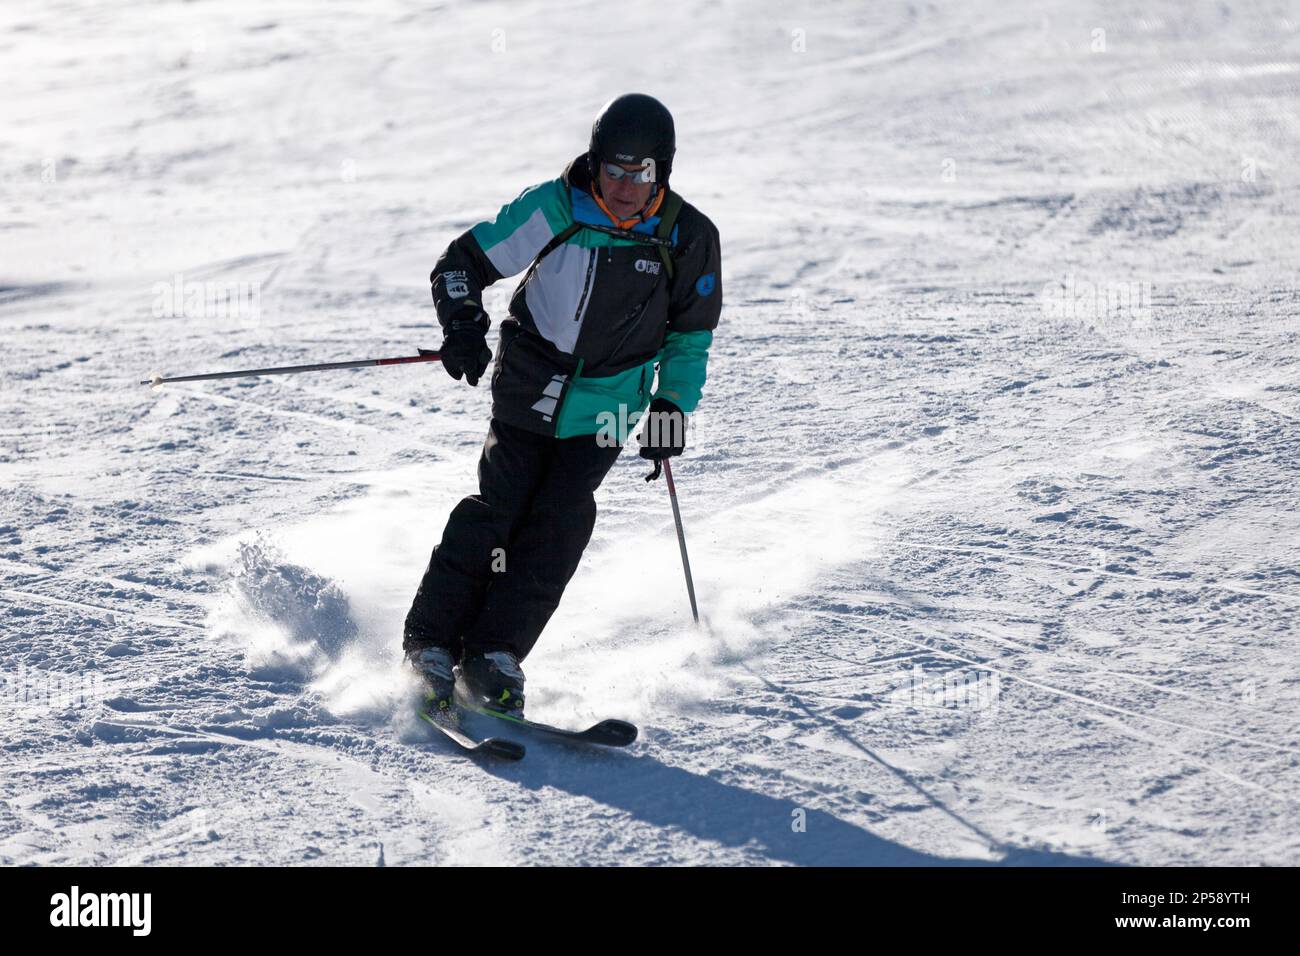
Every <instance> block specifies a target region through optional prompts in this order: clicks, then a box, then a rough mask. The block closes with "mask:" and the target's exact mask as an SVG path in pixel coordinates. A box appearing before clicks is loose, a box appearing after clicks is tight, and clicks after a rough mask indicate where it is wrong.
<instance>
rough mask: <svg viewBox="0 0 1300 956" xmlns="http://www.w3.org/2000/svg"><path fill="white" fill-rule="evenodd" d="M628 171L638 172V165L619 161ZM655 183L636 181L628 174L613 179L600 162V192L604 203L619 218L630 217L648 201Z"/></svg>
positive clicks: (639, 168)
mask: <svg viewBox="0 0 1300 956" xmlns="http://www.w3.org/2000/svg"><path fill="white" fill-rule="evenodd" d="M618 165H619V166H622V167H623V168H624V169H626V170H628V171H630V172H634V173H635V172H639V171H640V170H641V167H640V166H637V165H635V164H632V165H628V164H624V163H619V164H618ZM657 185H658V184H657V183H642V182H636V181H634V180H633V179H632V177H630V176H624V177H623V178H622V179H614V178H612V177H611V176H610V175H609V173H607V172H605V164H604V163H601V164H600V194H601V195H602V196H603V197H605V205H606V206H608V207H609V208H610V211H611V212H613V213H614V215H616V216H618V218H620V219H631V218H632V217H633V216H635V215H636V214H637V213H639V212H640V211H641V209H642V208H643V207H644V206H645V204H646V203H647V202H649V201H650V196H651V194H652V193H653V192H654V190H655V187H656V186H657Z"/></svg>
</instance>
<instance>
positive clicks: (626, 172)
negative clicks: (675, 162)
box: [601, 163, 655, 183]
mask: <svg viewBox="0 0 1300 956" xmlns="http://www.w3.org/2000/svg"><path fill="white" fill-rule="evenodd" d="M601 167H602V168H603V169H604V170H605V175H606V176H608V177H609V178H610V179H612V180H614V182H616V183H619V182H622V181H623V180H625V179H626V180H627V181H628V182H630V183H652V182H654V181H655V167H654V163H650V164H649V165H648V166H641V167H639V168H637V169H624V168H623V167H622V166H620V165H618V163H601Z"/></svg>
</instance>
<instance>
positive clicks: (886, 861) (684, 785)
mask: <svg viewBox="0 0 1300 956" xmlns="http://www.w3.org/2000/svg"><path fill="white" fill-rule="evenodd" d="M519 739H520V741H521V742H525V743H526V744H527V745H528V748H529V755H528V758H527V759H526V760H524V761H523V762H522V763H519V764H513V765H502V764H496V765H493V766H494V772H498V773H500V774H501V775H502V776H503V777H508V778H510V779H511V780H513V781H514V782H516V783H518V784H519V785H520V786H524V787H528V788H531V789H540V788H541V787H554V788H556V789H558V790H563V791H566V792H568V793H571V794H573V795H575V796H581V797H586V798H587V799H589V800H593V801H596V802H598V803H601V804H604V805H605V806H607V807H612V808H615V809H619V810H623V811H625V812H626V813H628V814H630V815H631V816H632V817H634V818H635V819H636V820H638V821H641V822H643V823H646V824H649V825H651V826H653V827H658V828H665V829H671V830H677V831H684V832H686V833H689V834H690V835H692V836H694V837H695V838H697V839H699V840H705V841H710V842H713V843H718V844H721V845H722V846H725V847H729V848H739V849H742V850H744V851H745V857H746V860H747V861H751V860H752V862H755V863H758V862H762V861H766V860H773V861H783V862H787V863H794V864H799V865H804V866H1079V865H1105V864H1104V863H1101V862H1100V861H1097V860H1093V859H1089V858H1087V857H1074V856H1070V855H1068V854H1064V853H1054V852H1051V851H1046V850H1019V849H1009V848H1008V849H1007V850H1006V852H1005V855H1004V856H1003V858H1002V859H1000V860H995V861H991V862H990V861H986V860H975V859H965V858H950V857H941V856H935V855H933V854H930V853H924V852H921V851H918V850H913V849H910V848H908V847H905V846H903V845H901V844H899V843H895V842H893V841H892V840H888V839H885V838H883V837H879V836H876V835H875V834H872V833H870V832H868V831H866V830H864V829H862V828H861V827H858V826H855V825H854V824H852V823H847V822H845V821H843V820H841V819H839V818H838V817H836V816H834V815H833V814H830V813H827V812H825V811H823V810H817V809H814V808H811V807H803V806H800V805H799V804H798V803H796V802H795V801H793V800H790V799H786V798H784V797H774V796H768V795H766V794H763V793H759V792H757V791H755V790H752V789H749V788H747V787H744V786H737V785H734V784H729V783H724V782H722V781H720V780H715V779H713V778H712V777H708V776H702V775H700V774H696V773H692V772H690V771H688V770H683V769H681V768H678V767H669V766H665V765H664V764H662V763H660V762H659V761H657V760H655V759H654V758H653V757H647V756H640V755H637V754H635V753H627V752H617V751H596V750H591V749H587V750H585V751H583V750H579V749H576V748H572V747H568V746H565V745H563V744H557V743H554V742H551V741H547V740H545V739H544V738H541V737H534V736H532V735H528V737H527V739H526V738H525V736H523V735H521V736H520V737H519ZM581 826H583V823H582V822H581V821H574V822H573V823H572V824H571V827H581ZM589 826H590V827H592V828H593V829H596V828H600V829H602V830H604V829H608V828H609V826H610V821H609V820H608V819H605V818H601V817H593V818H592V819H591V821H590V823H589ZM628 838H629V839H631V836H630V835H629V836H628ZM653 840H654V835H653V834H647V842H650V841H653ZM646 849H650V848H649V847H646ZM660 852H664V851H660ZM664 856H665V857H667V858H666V859H665V861H664V862H667V863H676V862H681V861H677V860H675V859H672V858H671V856H670V854H669V853H668V852H664ZM693 856H694V857H695V860H692V862H695V861H696V860H698V855H697V854H693ZM734 860H735V857H734V856H732V855H731V854H727V856H726V858H725V860H724V858H722V857H719V859H718V860H716V861H713V860H709V859H707V857H706V858H705V859H703V860H698V861H699V862H703V863H711V862H732V861H734Z"/></svg>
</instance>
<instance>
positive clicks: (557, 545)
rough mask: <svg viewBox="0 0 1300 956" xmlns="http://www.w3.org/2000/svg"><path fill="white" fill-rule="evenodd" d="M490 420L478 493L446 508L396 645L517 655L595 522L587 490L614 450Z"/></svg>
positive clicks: (536, 630) (548, 609) (534, 634)
mask: <svg viewBox="0 0 1300 956" xmlns="http://www.w3.org/2000/svg"><path fill="white" fill-rule="evenodd" d="M621 450H622V449H621V447H620V446H619V445H614V446H613V447H608V448H607V447H602V446H601V445H598V444H597V442H596V436H595V435H582V436H579V437H576V438H552V437H550V436H547V435H539V434H536V433H534V432H530V431H526V430H524V429H521V428H517V427H515V426H513V425H507V424H506V423H505V422H502V421H500V420H499V419H495V418H494V419H492V421H491V422H490V423H489V425H488V434H487V439H486V441H484V443H483V453H482V455H481V456H480V457H479V463H478V483H479V493H478V494H477V495H471V496H470V497H468V498H465V499H463V500H462V501H461V502H460V503H459V504H458V505H456V507H455V508H453V509H452V512H451V516H450V517H449V518H448V519H447V526H446V528H445V529H444V530H443V532H442V541H441V542H440V543H439V544H438V546H437V547H435V548H434V549H433V556H432V557H431V558H430V559H429V566H428V568H427V569H426V570H425V572H424V578H423V579H422V580H421V581H420V587H419V590H417V591H416V594H415V600H414V602H413V603H412V605H411V610H410V613H408V614H407V617H406V627H405V631H404V636H403V641H402V646H403V649H404V650H405V651H406V652H407V653H410V652H411V651H412V650H413V649H416V648H419V647H425V646H429V645H440V646H442V647H446V648H448V649H450V650H451V652H452V655H453V656H454V657H456V658H457V659H459V658H460V657H461V655H462V653H463V652H476V653H482V652H487V651H494V650H509V651H513V652H514V653H515V654H516V655H517V656H518V657H519V659H520V660H523V659H524V658H525V657H526V656H527V655H528V652H529V651H531V650H532V648H533V645H534V644H535V643H537V638H538V637H539V636H540V635H541V633H542V629H543V628H544V627H546V622H547V621H549V620H550V619H551V615H552V614H553V613H554V612H555V608H556V607H557V606H558V605H559V603H560V596H561V595H562V594H563V593H564V588H565V586H566V585H567V584H568V583H569V579H570V578H572V577H573V573H574V572H575V571H576V570H577V569H578V562H579V561H580V560H581V558H582V552H583V551H584V550H585V549H586V547H587V542H588V541H590V540H591V530H592V528H593V527H594V526H595V523H596V499H595V497H594V492H595V491H596V489H597V488H599V487H600V483H601V481H603V480H604V478H605V475H606V474H607V473H608V472H609V469H610V468H611V467H612V466H613V464H614V461H615V459H617V458H618V454H619V452H620V451H621Z"/></svg>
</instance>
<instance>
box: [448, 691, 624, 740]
mask: <svg viewBox="0 0 1300 956" xmlns="http://www.w3.org/2000/svg"><path fill="white" fill-rule="evenodd" d="M456 702H457V704H458V705H459V706H460V707H462V708H463V709H465V710H468V711H470V712H471V713H475V714H482V715H483V716H484V717H495V718H496V719H498V720H504V721H506V722H507V723H510V724H514V725H515V726H516V727H521V728H523V729H525V730H531V731H533V732H535V733H539V734H545V735H546V736H548V737H554V738H555V739H557V740H561V741H566V742H569V743H578V744H599V745H600V746H602V747H626V746H627V745H628V744H630V743H632V741H634V740H636V735H637V728H636V724H630V723H628V722H627V721H626V720H617V719H614V718H611V719H608V720H602V721H600V722H599V723H596V724H592V725H591V726H590V727H588V728H587V729H586V730H570V729H568V728H565V727H554V726H552V725H551V724H543V723H541V722H539V721H536V720H529V719H528V718H527V717H519V716H516V715H515V714H507V713H503V712H501V711H499V710H491V709H490V708H487V707H480V706H479V705H477V704H475V703H474V702H473V701H470V700H468V699H466V697H465V692H464V689H463V688H462V687H461V685H460V684H459V683H457V685H456Z"/></svg>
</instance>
